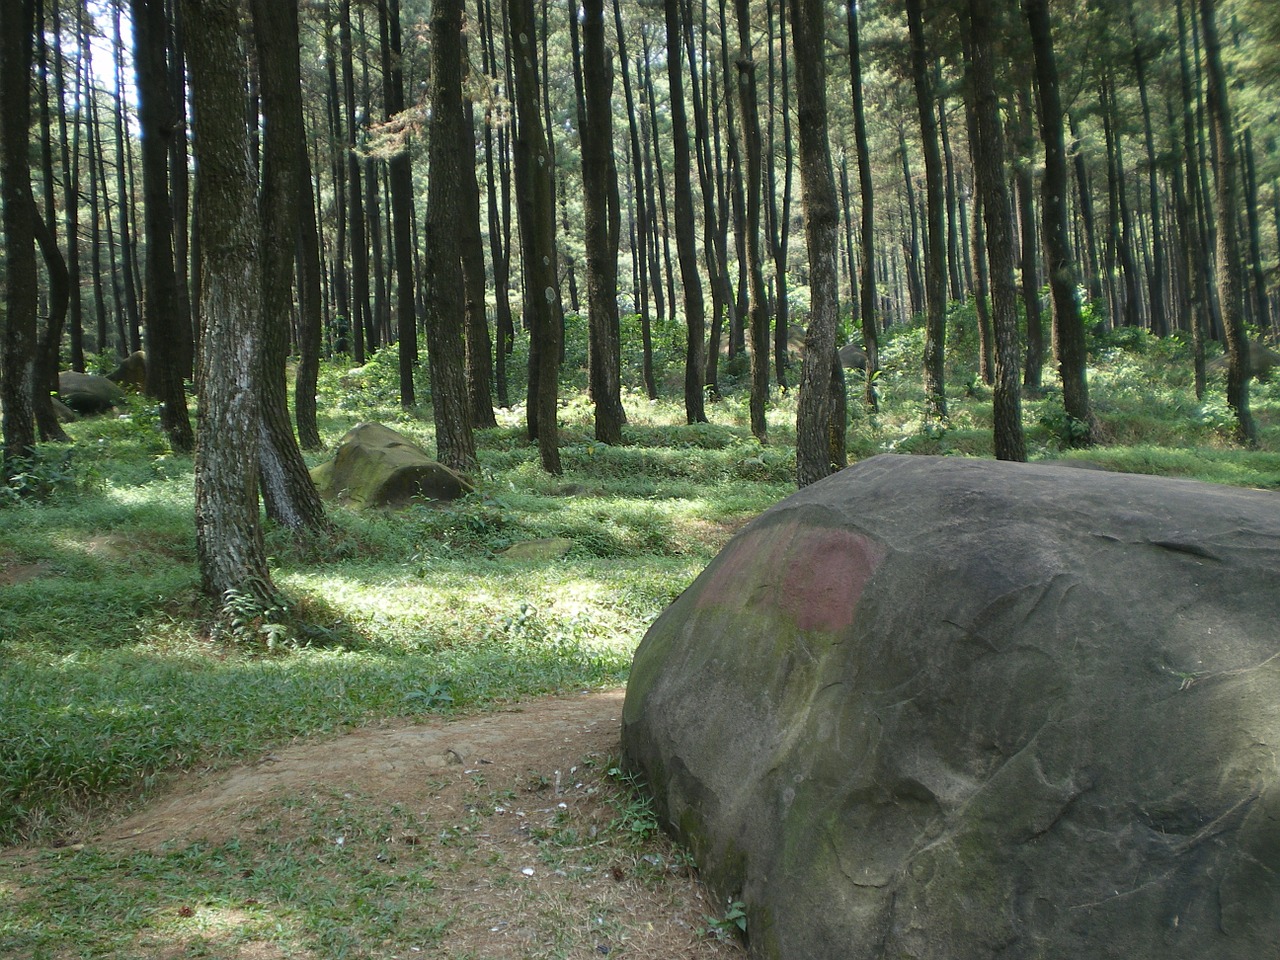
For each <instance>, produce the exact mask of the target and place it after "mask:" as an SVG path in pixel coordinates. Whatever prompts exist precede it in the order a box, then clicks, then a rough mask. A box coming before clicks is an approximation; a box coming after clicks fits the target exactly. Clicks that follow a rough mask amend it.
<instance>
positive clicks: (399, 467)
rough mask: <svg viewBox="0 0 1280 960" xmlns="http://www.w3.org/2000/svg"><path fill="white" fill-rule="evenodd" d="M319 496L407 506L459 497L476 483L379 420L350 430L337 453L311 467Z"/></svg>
mask: <svg viewBox="0 0 1280 960" xmlns="http://www.w3.org/2000/svg"><path fill="white" fill-rule="evenodd" d="M311 479H312V480H314V481H315V484H316V489H317V490H319V491H320V496H322V497H325V498H327V499H337V500H342V501H345V502H346V503H349V504H351V505H352V506H355V507H403V506H405V505H406V504H408V503H409V502H410V501H412V500H415V499H416V500H456V499H458V498H459V497H462V496H466V495H467V494H468V493H470V492H471V491H472V490H473V489H475V488H474V487H473V486H472V484H471V483H470V482H469V481H468V480H467V479H466V478H465V477H462V476H459V475H458V474H456V473H454V472H453V471H452V470H450V469H449V468H448V467H445V466H444V465H442V464H440V463H437V462H436V461H435V460H433V459H431V457H430V456H428V455H427V452H426V451H425V450H423V449H422V448H421V447H419V446H418V445H417V444H416V443H414V442H413V441H411V440H409V439H408V438H407V437H404V436H403V435H401V434H399V433H396V431H394V430H392V429H391V428H390V427H384V426H383V425H382V424H380V423H359V424H356V425H355V426H354V427H352V428H351V429H350V430H348V431H347V432H346V434H345V435H344V436H343V438H342V440H341V441H340V442H339V443H338V447H337V449H336V450H335V451H334V454H333V457H332V459H330V460H326V461H325V462H324V463H322V464H320V465H319V466H317V467H314V468H312V470H311Z"/></svg>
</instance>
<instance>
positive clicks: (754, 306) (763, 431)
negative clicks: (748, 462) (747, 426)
mask: <svg viewBox="0 0 1280 960" xmlns="http://www.w3.org/2000/svg"><path fill="white" fill-rule="evenodd" d="M734 14H735V16H736V17H737V20H738V56H737V67H738V115H739V117H741V122H742V134H741V142H742V144H743V147H744V149H745V150H746V161H747V175H746V188H747V196H746V203H745V206H744V212H745V214H746V250H747V317H748V323H747V327H748V330H749V333H750V343H751V400H750V410H751V433H752V434H753V435H754V436H755V437H756V439H758V440H759V441H760V442H761V443H764V441H765V439H766V438H767V433H768V421H767V419H766V417H765V412H766V408H767V405H768V400H769V295H768V292H767V291H766V290H765V285H764V249H763V246H764V245H763V237H762V236H761V229H762V225H761V222H760V221H761V216H760V214H761V209H762V202H761V193H762V192H763V189H764V158H763V155H762V150H761V136H760V98H759V93H758V88H757V83H756V63H755V58H754V57H753V56H752V52H751V51H752V42H751V4H750V2H749V0H734Z"/></svg>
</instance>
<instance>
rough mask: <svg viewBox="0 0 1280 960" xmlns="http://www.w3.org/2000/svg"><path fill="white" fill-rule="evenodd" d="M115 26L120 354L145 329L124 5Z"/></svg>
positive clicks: (132, 347)
mask: <svg viewBox="0 0 1280 960" xmlns="http://www.w3.org/2000/svg"><path fill="white" fill-rule="evenodd" d="M113 23H114V26H115V34H114V37H115V53H116V57H115V136H116V212H117V214H118V215H119V217H120V221H119V222H120V264H119V269H120V283H121V286H122V288H123V293H124V304H125V315H124V318H123V319H124V330H123V333H124V336H122V337H121V342H120V344H119V349H120V356H122V357H123V356H125V355H126V354H127V353H130V352H133V351H136V350H141V349H142V336H141V329H140V327H139V322H138V283H137V277H136V264H137V259H136V253H135V249H134V246H135V245H134V234H133V228H132V226H131V225H130V223H131V221H132V219H133V191H132V190H130V189H129V186H128V178H129V176H130V174H131V172H132V171H131V169H130V163H129V157H130V149H131V148H130V141H129V140H127V139H126V138H125V126H126V124H125V103H126V94H125V84H124V43H123V42H122V40H121V33H120V7H115V8H114V12H113Z"/></svg>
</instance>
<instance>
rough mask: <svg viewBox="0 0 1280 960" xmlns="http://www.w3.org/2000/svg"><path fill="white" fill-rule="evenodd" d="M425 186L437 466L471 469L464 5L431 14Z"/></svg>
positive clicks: (446, 3) (443, 3)
mask: <svg viewBox="0 0 1280 960" xmlns="http://www.w3.org/2000/svg"><path fill="white" fill-rule="evenodd" d="M431 64H432V71H431V88H430V90H431V93H430V95H431V131H430V137H431V139H430V152H429V154H428V156H429V163H430V169H429V174H430V181H429V186H428V190H427V222H426V227H427V235H428V237H429V240H428V243H427V262H426V279H427V290H428V300H427V316H426V321H427V359H428V362H429V363H430V367H431V409H432V415H433V418H434V421H435V426H436V459H438V460H439V461H440V462H441V463H443V464H444V465H445V466H446V467H449V468H450V469H453V470H459V471H463V472H468V471H471V470H474V469H475V467H476V446H475V438H474V436H473V435H472V432H471V413H470V410H469V409H468V408H469V402H468V397H467V375H466V363H465V361H466V357H465V354H464V345H463V329H464V324H465V322H466V305H465V303H464V301H463V288H462V259H461V250H460V241H459V230H458V222H459V220H460V218H461V217H462V216H463V213H464V211H463V206H462V177H463V175H464V171H463V169H462V151H461V148H460V146H459V143H460V141H461V138H462V137H464V136H467V137H469V136H471V132H470V131H468V130H464V129H463V111H462V0H436V3H435V4H434V5H433V6H432V9H431Z"/></svg>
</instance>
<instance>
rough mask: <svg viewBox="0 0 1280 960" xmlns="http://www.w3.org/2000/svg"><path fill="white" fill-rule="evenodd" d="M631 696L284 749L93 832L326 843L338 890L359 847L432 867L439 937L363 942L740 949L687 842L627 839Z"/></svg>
mask: <svg viewBox="0 0 1280 960" xmlns="http://www.w3.org/2000/svg"><path fill="white" fill-rule="evenodd" d="M622 700H623V692H622V691H621V690H613V691H607V692H603V693H593V694H583V695H580V696H573V697H564V698H548V699H542V700H535V701H531V702H528V703H524V704H521V705H517V706H512V707H509V708H506V709H504V710H502V711H500V712H496V713H492V714H484V715H480V716H473V717H468V718H463V719H458V720H453V721H442V722H439V723H433V724H425V725H423V724H419V725H398V724H393V725H387V726H384V727H380V728H370V729H362V730H358V731H355V732H352V733H349V734H346V735H344V736H341V737H339V738H337V739H334V740H327V741H323V742H315V743H302V744H299V745H296V746H291V747H288V748H285V749H280V750H276V751H274V752H273V753H271V754H268V755H267V756H264V757H263V758H261V759H260V760H259V761H257V762H256V763H254V764H251V765H247V766H242V767H238V768H235V769H232V770H229V771H224V772H222V773H219V774H214V775H206V776H191V777H187V778H183V779H180V780H179V781H177V782H176V783H175V785H174V787H173V789H172V790H171V791H169V792H168V793H167V794H166V795H165V796H164V797H162V798H160V799H158V800H156V801H154V802H152V803H150V804H148V806H147V807H146V808H144V809H142V810H140V811H139V812H137V813H135V814H134V815H132V816H130V817H129V818H128V819H126V820H123V821H119V822H117V823H114V824H112V825H111V826H110V827H109V829H107V830H105V831H104V832H103V833H102V835H100V836H99V837H97V838H95V839H94V840H92V841H91V842H90V843H88V844H86V845H85V846H86V847H88V848H92V849H94V850H97V851H102V850H107V851H111V852H118V853H122V854H126V855H128V854H132V853H135V852H139V853H145V852H156V853H159V852H161V851H164V850H173V849H176V848H189V847H192V846H193V845H197V844H198V845H202V846H204V847H209V848H213V847H217V846H218V845H220V844H227V843H228V842H234V843H235V844H236V845H237V849H243V848H244V847H245V845H250V846H253V845H258V846H260V848H261V850H262V854H261V855H262V856H263V857H269V854H268V853H267V851H268V850H271V849H277V850H278V849H280V847H281V844H286V845H287V844H295V845H298V846H307V845H310V846H311V847H313V848H318V849H326V848H327V850H328V851H329V852H328V853H326V854H325V856H326V857H329V858H330V860H329V861H326V862H332V863H333V864H334V873H333V878H332V882H333V886H334V889H335V890H337V891H339V892H340V891H341V888H342V884H343V883H344V882H346V881H345V880H344V877H346V876H348V874H349V871H350V866H349V865H343V864H342V863H340V862H339V861H345V859H346V858H352V857H367V858H368V868H369V869H378V870H384V869H385V870H398V871H402V872H403V871H405V870H410V869H412V870H417V871H429V875H430V887H431V896H430V897H423V898H422V900H421V902H420V903H416V904H415V905H414V907H413V910H414V911H415V920H416V925H415V926H414V929H423V928H425V927H426V926H429V925H430V921H431V918H432V917H438V922H439V925H440V927H441V929H442V930H443V934H442V935H441V937H440V938H439V939H438V940H436V941H433V942H431V943H430V944H426V945H422V946H419V945H417V944H415V943H413V942H407V943H406V942H398V941H397V938H396V937H394V936H393V937H391V938H389V939H388V940H386V941H384V942H383V943H381V944H380V945H375V946H374V947H373V948H372V949H370V948H369V947H368V946H367V945H366V946H365V948H364V950H363V952H361V953H360V954H359V955H362V956H376V957H379V958H391V957H422V956H432V957H448V958H508V957H509V958H529V957H589V956H590V957H600V956H612V957H646V958H655V960H656V958H663V960H673V958H713V957H728V956H740V955H741V951H740V950H739V948H738V947H737V946H736V945H732V944H727V943H724V942H721V941H719V940H717V939H715V938H714V937H709V936H707V935H706V933H705V928H706V917H707V916H708V915H719V913H720V912H722V911H718V910H717V909H716V908H715V907H713V906H712V905H711V904H709V903H708V902H707V899H706V898H707V896H708V895H707V893H706V891H705V890H704V889H703V888H702V887H701V886H700V884H698V883H697V882H696V880H695V878H694V877H693V876H692V873H691V870H690V869H689V867H688V864H687V863H686V862H685V860H684V859H683V857H682V855H681V854H680V853H679V852H678V851H676V850H675V849H674V848H672V847H671V846H670V845H669V844H668V843H667V842H666V841H665V839H664V838H662V837H660V836H658V837H654V838H652V839H650V840H648V841H646V842H644V843H643V844H636V843H633V842H630V840H629V836H630V833H631V831H633V830H634V831H636V832H642V830H641V827H643V826H644V824H643V823H642V822H641V821H642V820H643V816H641V814H642V812H643V808H641V807H639V806H638V805H635V804H631V805H628V803H627V802H626V797H627V794H626V793H625V791H620V790H619V788H618V785H617V784H616V782H614V781H613V780H612V779H610V777H609V776H608V772H607V771H608V769H609V768H610V767H611V766H612V765H613V763H614V762H615V760H616V758H617V755H618V752H619V719H620V717H621V710H622ZM620 798H621V799H620ZM343 823H346V824H348V825H349V826H348V827H346V828H342V827H340V826H336V825H340V824H343ZM362 824H363V825H365V826H362ZM369 824H377V826H376V827H375V826H368V825H369ZM384 833H385V836H383V835H382V834H384ZM322 869H324V868H322ZM364 872H366V873H367V872H368V870H364ZM251 902H255V903H256V902H257V900H254V901H251ZM182 909H186V910H188V911H192V912H194V911H195V910H197V909H199V905H198V904H197V905H195V906H190V907H183V908H182ZM190 915H191V914H190V913H183V914H182V916H184V917H186V916H190ZM228 926H229V928H231V929H232V930H234V927H235V923H234V922H231V923H229V924H228ZM210 929H212V927H211V926H210V925H209V924H206V925H205V927H204V932H202V933H201V934H200V936H199V938H198V940H199V943H198V945H199V946H200V947H202V948H203V949H205V950H208V951H210V952H209V953H207V954H205V955H212V956H219V957H222V956H225V957H252V958H255V960H267V958H276V957H286V956H289V957H293V956H308V957H310V956H317V954H316V953H315V952H314V951H313V950H312V949H310V948H306V947H305V946H303V945H302V944H299V943H297V942H294V943H292V944H287V945H284V946H281V945H279V944H277V943H274V942H272V941H271V940H270V939H269V938H264V939H260V940H254V939H253V938H249V940H248V942H246V938H245V933H244V930H243V929H241V930H240V931H239V932H238V933H235V932H233V933H231V934H229V935H228V937H227V938H226V940H225V941H223V942H222V946H223V949H220V948H219V941H218V940H217V938H216V937H213V938H211V937H210V935H209V930H210ZM406 929H408V928H407V927H406ZM700 930H701V931H703V932H701V933H700V932H699V931H700ZM157 939H158V938H157ZM147 943H148V941H147V939H146V938H145V937H144V938H141V939H140V940H138V941H137V942H135V944H134V946H133V948H132V950H133V951H136V953H131V955H137V956H142V957H148V958H152V957H154V958H168V957H176V956H185V955H187V953H186V952H184V951H190V950H191V949H192V948H193V947H194V946H196V945H197V944H196V943H195V942H194V941H192V942H187V943H185V944H183V943H174V942H167V943H165V944H163V945H161V944H160V943H156V944H155V945H154V949H151V948H148V946H147Z"/></svg>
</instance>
